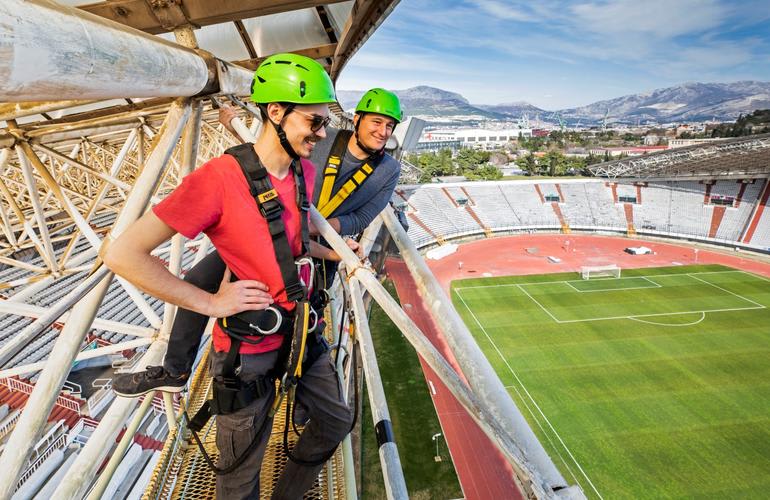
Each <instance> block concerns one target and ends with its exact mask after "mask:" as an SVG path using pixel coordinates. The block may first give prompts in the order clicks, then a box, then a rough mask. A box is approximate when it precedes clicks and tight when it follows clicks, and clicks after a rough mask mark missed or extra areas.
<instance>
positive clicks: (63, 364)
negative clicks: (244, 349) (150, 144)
mask: <svg viewBox="0 0 770 500" xmlns="http://www.w3.org/2000/svg"><path fill="white" fill-rule="evenodd" d="M3 6H5V4H3ZM0 10H2V8H0ZM0 19H1V18H0ZM0 22H3V21H0ZM189 116H190V106H189V104H188V103H186V102H184V101H176V102H175V103H174V104H173V105H172V106H171V108H170V109H169V112H168V115H167V117H166V121H165V122H164V124H163V127H162V128H161V133H160V134H159V136H158V137H157V139H158V140H157V141H156V143H155V144H154V148H153V150H152V153H151V154H150V157H149V158H148V159H147V163H146V165H145V167H144V169H143V170H142V173H141V175H140V176H139V178H138V179H137V181H136V184H135V186H134V189H133V190H132V191H131V195H130V196H129V197H128V199H127V200H126V203H125V205H124V207H123V210H122V211H121V213H120V215H119V216H118V219H117V220H116V221H115V225H114V226H113V228H112V234H113V235H117V234H120V233H121V232H122V231H124V230H125V228H126V227H128V225H129V224H131V223H133V221H135V220H136V219H138V218H139V217H140V216H141V215H142V213H143V212H144V210H145V208H146V207H147V203H148V201H149V199H150V196H151V195H152V193H153V192H154V190H155V187H156V185H157V183H158V181H159V179H160V178H161V177H162V173H163V170H164V168H165V166H166V164H167V163H168V159H169V157H170V156H171V153H172V151H173V149H174V145H175V144H176V142H177V140H178V139H179V136H180V134H181V133H182V127H183V126H184V124H185V122H186V121H187V119H188V117H189ZM112 276H113V274H112V273H107V275H106V276H105V277H104V278H103V279H102V281H101V282H100V283H99V284H98V285H96V286H95V287H94V289H93V290H91V292H89V293H88V295H86V297H85V298H84V299H83V300H82V301H80V302H78V304H77V305H76V306H75V308H74V309H73V310H72V315H71V318H70V321H68V322H67V324H66V325H65V326H64V329H63V330H62V332H61V334H60V335H59V338H58V340H57V341H56V344H55V345H54V348H53V351H52V352H51V355H50V357H49V363H48V364H47V365H46V367H45V368H44V369H43V371H42V373H41V375H40V379H39V380H38V381H37V383H36V384H35V389H34V390H33V391H32V394H31V395H30V397H29V400H27V404H26V406H25V407H24V412H23V413H22V415H21V417H20V418H19V421H18V422H17V424H16V427H15V428H14V430H13V433H12V434H11V436H10V438H9V440H8V443H7V445H6V447H5V450H4V451H3V455H2V457H0V462H2V463H3V466H4V474H3V475H2V476H0V499H7V498H10V497H11V495H12V494H13V490H14V488H15V486H16V478H18V477H19V475H20V473H21V469H22V467H23V466H24V464H25V463H26V461H27V458H28V457H29V455H30V453H31V452H32V450H31V447H30V446H29V443H32V442H34V441H35V439H37V438H38V437H39V435H40V433H41V431H42V429H43V427H44V425H45V422H46V420H47V418H48V414H49V413H50V411H51V407H52V406H53V404H54V401H55V400H56V398H57V397H58V395H59V391H60V390H61V387H62V384H64V381H65V380H66V378H67V375H68V374H69V372H70V369H71V368H72V361H73V360H74V359H75V356H76V355H77V353H78V351H79V350H80V345H81V343H82V341H83V337H84V335H85V333H86V331H87V330H88V329H89V328H90V326H91V323H93V320H94V317H95V316H96V312H97V310H98V309H99V306H100V305H101V303H102V300H103V299H104V295H105V294H106V293H107V289H108V288H109V284H110V282H111V281H112ZM153 347H154V346H153ZM147 357H148V356H145V357H144V358H147ZM144 358H143V361H144ZM124 420H125V416H123V419H122V420H121V421H120V422H121V423H122V422H123V421H124ZM102 424H104V421H102ZM102 424H100V426H99V427H101V426H102ZM116 425H117V423H116ZM98 429H99V428H97V431H98ZM94 434H95V435H96V431H95V433H94ZM113 439H114V435H113ZM94 441H95V440H94V436H92V437H91V439H90V440H89V444H91V443H94ZM106 442H108V441H106V440H105V441H101V442H99V446H103V445H104V443H106ZM87 446H88V445H86V447H87ZM93 446H96V444H95V443H94V444H93ZM84 450H85V448H84ZM81 457H82V452H81ZM81 457H79V459H80V458H81ZM79 459H76V461H75V463H73V468H72V469H71V470H72V473H71V474H70V475H71V476H72V475H73V474H74V472H75V471H77V470H78V469H77V468H74V466H75V464H78V463H79V461H78V460H79ZM81 463H82V462H81ZM90 466H92V467H96V466H98V463H94V464H90ZM84 468H85V469H86V470H88V471H89V472H95V471H91V470H90V469H89V468H88V467H84ZM75 475H76V476H77V477H76V478H75V479H76V480H77V481H80V482H84V481H86V480H87V481H89V482H90V480H91V478H92V477H93V476H92V475H88V474H75ZM59 489H61V486H60V488H59ZM79 496H80V495H65V496H63V497H60V498H78V497H79Z"/></svg>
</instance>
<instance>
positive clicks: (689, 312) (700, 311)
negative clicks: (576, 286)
mask: <svg viewBox="0 0 770 500" xmlns="http://www.w3.org/2000/svg"><path fill="white" fill-rule="evenodd" d="M755 309H766V308H765V306H763V305H760V306H759V307H732V308H726V309H698V310H696V311H677V312H665V313H654V314H630V315H627V316H607V317H604V318H588V319H565V320H556V322H557V323H587V322H589V321H609V320H612V319H630V318H653V317H656V316H678V315H682V314H699V313H713V312H731V311H753V310H755Z"/></svg>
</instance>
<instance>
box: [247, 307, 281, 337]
mask: <svg viewBox="0 0 770 500" xmlns="http://www.w3.org/2000/svg"><path fill="white" fill-rule="evenodd" d="M265 311H266V312H267V311H271V312H272V313H273V314H275V325H274V326H273V327H272V328H270V329H268V330H263V329H262V328H260V327H259V325H255V324H254V323H249V328H251V329H252V330H256V331H258V332H259V334H260V335H272V334H274V333H275V332H277V331H278V330H279V329H280V328H281V324H283V316H282V315H281V312H280V311H279V310H278V309H276V308H275V307H273V306H268V307H267V308H266V309H265Z"/></svg>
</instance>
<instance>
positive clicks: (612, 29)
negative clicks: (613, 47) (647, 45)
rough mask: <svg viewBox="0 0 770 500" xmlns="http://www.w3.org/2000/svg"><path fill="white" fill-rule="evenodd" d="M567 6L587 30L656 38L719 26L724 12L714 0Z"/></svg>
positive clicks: (629, 0)
mask: <svg viewBox="0 0 770 500" xmlns="http://www.w3.org/2000/svg"><path fill="white" fill-rule="evenodd" d="M570 10H571V11H572V13H573V14H574V15H575V17H574V18H573V19H574V24H575V25H576V26H577V27H582V28H584V29H585V30H586V31H591V32H594V33H599V34H605V35H620V36H623V37H625V36H638V35H642V36H645V37H650V38H653V39H655V40H657V41H660V40H666V39H670V38H673V37H677V36H682V35H688V34H696V33H700V32H702V31H704V30H707V29H709V28H713V27H715V26H718V25H719V24H720V23H721V22H722V20H724V18H725V16H726V11H725V9H724V8H723V7H722V6H721V5H720V4H719V3H718V2H717V1H716V0H675V1H671V0H646V1H644V2H639V1H636V0H620V1H615V2H594V3H583V4H578V5H575V6H573V7H572V8H571V9H570Z"/></svg>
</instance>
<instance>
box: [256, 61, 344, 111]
mask: <svg viewBox="0 0 770 500" xmlns="http://www.w3.org/2000/svg"><path fill="white" fill-rule="evenodd" d="M251 100H252V101H254V102H255V103H257V104H267V103H270V102H289V103H293V104H324V103H332V102H336V101H337V98H336V96H335V94H334V84H333V83H332V79H331V78H329V75H328V74H327V73H326V70H324V68H323V66H321V65H320V64H318V63H317V62H316V61H314V60H313V59H310V58H309V57H305V56H300V55H297V54H274V55H272V56H270V57H268V58H267V59H265V60H264V61H263V62H262V64H260V65H259V67H258V68H257V71H256V72H254V80H253V81H252V82H251Z"/></svg>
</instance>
